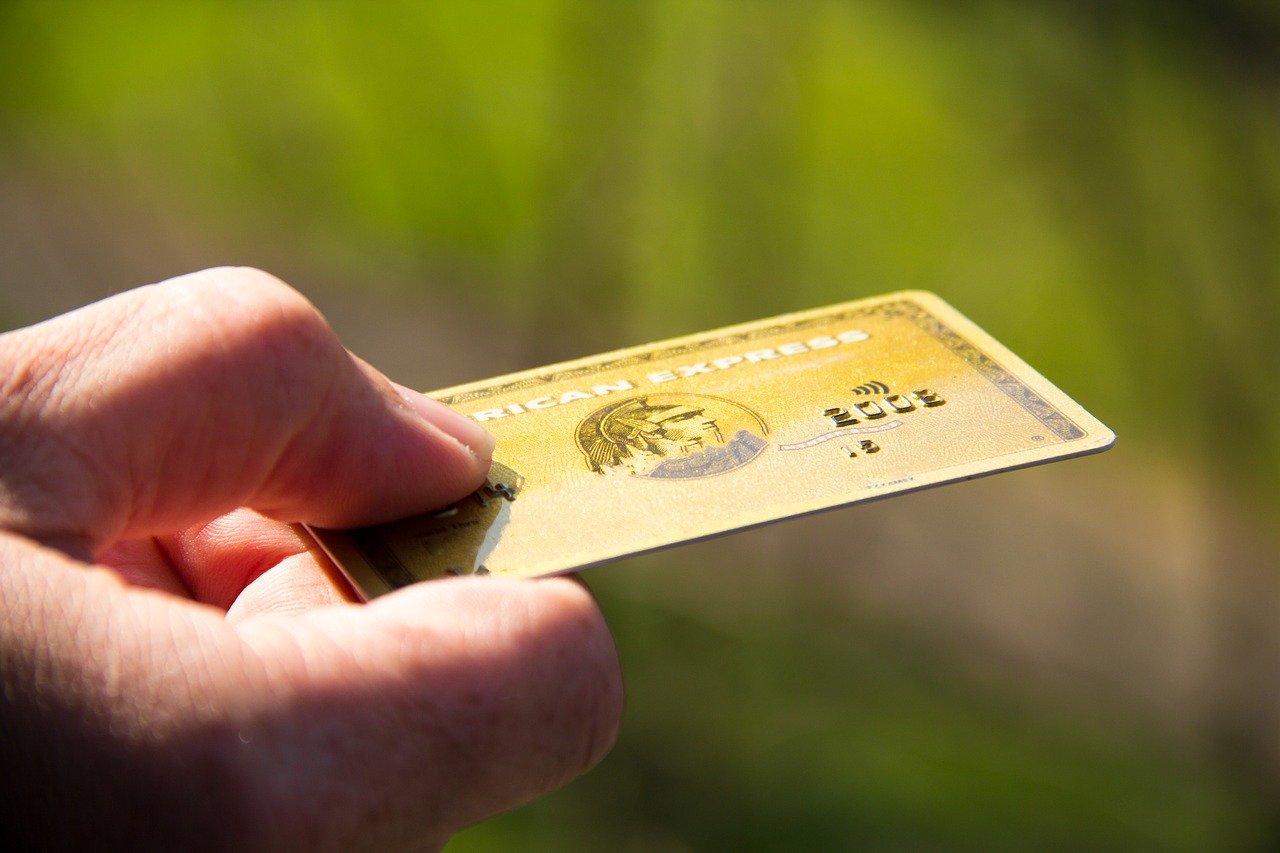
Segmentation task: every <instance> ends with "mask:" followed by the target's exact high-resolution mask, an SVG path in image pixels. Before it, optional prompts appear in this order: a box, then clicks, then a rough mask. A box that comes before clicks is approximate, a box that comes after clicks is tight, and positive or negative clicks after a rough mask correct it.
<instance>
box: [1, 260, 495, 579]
mask: <svg viewBox="0 0 1280 853" xmlns="http://www.w3.org/2000/svg"><path fill="white" fill-rule="evenodd" d="M0 376H3V377H4V379H3V380H2V381H3V389H2V391H3V394H2V395H0V498H3V500H0V524H4V525H5V526H7V527H9V529H12V530H16V531H18V532H21V533H24V534H25V535H28V536H31V537H33V538H37V539H40V540H42V541H45V542H48V543H54V544H57V545H59V546H60V547H63V548H64V549H67V550H71V551H73V552H75V553H77V554H78V555H80V556H82V557H87V556H88V555H89V554H92V553H93V552H95V551H97V550H99V549H100V548H102V547H103V546H104V545H105V544H106V543H109V542H112V541H115V540H117V539H119V538H135V537H141V536H147V535H151V534H153V533H156V532H163V531H166V530H174V529H179V528H182V527H185V526H187V525H189V524H192V523H195V522H197V521H199V520H201V519H207V518H210V517H215V516H218V515H221V514H223V513H225V512H227V511H229V510H231V509H233V508H235V507H238V506H242V505H244V506H252V507H255V508H256V509H258V510H260V511H261V512H263V513H264V514H266V515H269V516H271V517H273V518H279V519H285V520H291V521H292V520H306V521H310V522H313V523H316V524H320V525H323V526H355V525H360V524H364V523H371V522H373V521H377V520H385V519H387V518H392V517H397V516H402V515H407V514H410V513H413V512H419V511H422V510H425V509H429V508H431V507H433V506H439V505H442V504H444V503H447V502H448V501H450V500H453V499H456V498H457V497H459V496H461V495H462V494H465V493H466V492H467V491H470V490H472V489H474V488H476V487H477V486H478V485H479V484H480V482H481V481H482V479H483V476H484V473H485V470H486V469H487V465H488V461H489V453H490V451H491V448H492V439H491V438H490V437H489V436H488V433H486V432H485V431H484V430H483V429H482V428H480V427H479V425H477V424H475V423H474V422H472V421H471V420H469V419H466V418H463V417H461V416H459V415H457V414H456V413H453V412H451V411H450V410H448V409H447V408H446V407H444V406H442V405H440V404H438V403H435V402H434V401H430V400H427V399H426V398H425V397H422V396H421V395H416V394H412V393H410V394H408V395H403V394H402V393H401V392H399V391H397V389H396V388H395V387H394V386H392V385H391V383H389V382H388V381H387V380H386V379H385V378H384V377H382V376H381V375H380V374H378V373H377V372H376V371H374V370H372V368H369V367H368V366H367V365H364V364H363V363H360V362H357V361H356V360H354V359H353V358H352V357H351V356H350V355H349V354H348V353H347V352H346V350H345V349H343V347H342V346H341V344H340V343H339V342H338V340H337V338H336V337H335V336H334V334H333V332H332V330H331V329H330V328H329V327H328V325H327V324H326V323H325V322H324V320H323V318H322V317H321V316H320V315H319V314H318V313H317V312H316V310H315V308H314V307H312V306H311V305H310V303H308V302H307V301H306V300H305V299H303V298H302V297H301V296H300V295H298V294H297V293H296V292H294V291H293V290H291V289H289V288H288V287H287V286H285V285H283V284H282V283H280V282H279V281H277V280H276V279H274V278H272V277H270V276H268V275H266V274H265V273H261V272H257V271H255V270H246V269H219V270H210V271H207V272H203V273H196V274H193V275H190V276H184V277H182V278H179V279H174V280H172V281H169V282H165V283H162V284H159V285H152V286H150V287H146V288H139V289H138V290H135V291H130V292H128V293H124V294H121V295H119V296H116V297H113V298H111V299H108V300H105V301H103V302H100V303H97V304H95V305H91V306H88V307H87V308H84V309H81V310H79V311H76V312H73V313H71V314H68V315H65V316H63V317H59V318H55V319H54V320H51V321H48V322H46V323H43V324H40V325H38V326H34V327H31V328H30V329H25V330H20V331H18V332H11V333H8V334H6V335H4V336H0Z"/></svg>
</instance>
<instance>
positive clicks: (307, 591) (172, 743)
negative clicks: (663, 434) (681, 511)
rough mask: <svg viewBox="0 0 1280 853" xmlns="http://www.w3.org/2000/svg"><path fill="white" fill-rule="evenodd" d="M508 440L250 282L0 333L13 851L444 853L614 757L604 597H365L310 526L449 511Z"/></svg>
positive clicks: (3, 680) (267, 286) (239, 273)
mask: <svg viewBox="0 0 1280 853" xmlns="http://www.w3.org/2000/svg"><path fill="white" fill-rule="evenodd" d="M491 450H492V439H491V438H490V437H489V436H488V434H487V433H486V432H484V430H483V429H481V428H480V427H479V426H478V425H477V424H474V423H473V422H471V421H469V420H467V419H464V418H462V417H460V416H458V415H456V414H454V413H452V412H450V411H448V410H446V409H445V408H444V407H443V406H440V405H439V404H436V403H434V402H433V401H430V400H428V399H427V398H425V397H422V396H421V395H418V394H415V393H413V392H411V391H408V390H407V389H402V388H399V387H398V386H395V385H393V384H392V383H390V382H389V381H388V380H387V379H386V378H385V377H383V376H382V375H381V374H379V373H378V372H377V371H375V370H374V369H373V368H371V367H370V366H369V365H367V364H365V363H363V362H361V361H359V360H358V359H356V358H355V357H353V356H351V355H350V354H349V353H348V352H347V351H346V350H345V349H344V348H343V347H342V345H341V344H340V343H339V342H338V340H337V338H336V337H335V336H334V334H333V332H332V331H331V330H330V328H329V327H328V325H327V324H326V323H325V321H324V320H323V318H322V317H321V316H320V315H319V314H318V313H317V312H316V310H315V309H314V308H313V307H312V306H311V305H310V304H309V303H308V302H307V301H306V300H305V299H303V298H302V297H301V296H299V295H298V294H297V293H296V292H294V291H293V290H291V289H289V288H288V287H287V286H285V285H284V284H282V283H280V282H279V281H277V280H276V279H274V278H272V277H270V276H268V275H266V274H265V273H261V272H258V271H256V270H248V269H218V270H210V271H206V272H203V273H196V274H193V275H190V276H184V277H182V278H180V279H174V280H172V281H169V282H165V283H162V284H160V285H153V286H151V287H147V288H140V289H138V290H134V291H130V292H128V293H125V294H121V295H120V296H117V297H113V298H112V299H109V300H106V301H104V302H101V303H97V304H95V305H92V306H89V307H87V308H83V309H80V310H79V311H77V312H73V313H71V314H67V315H64V316H62V317H59V318H55V319H53V320H50V321H48V322H46V323H42V324H40V325H37V326H33V327H30V328H27V329H21V330H18V331H15V332H9V333H7V334H4V335H0V767H2V768H3V773H2V775H0V780H2V781H0V846H4V847H6V848H8V847H11V846H12V843H13V842H15V841H16V842H19V843H22V844H23V845H35V846H46V845H60V846H66V845H76V844H80V845H85V846H90V845H91V846H94V847H103V846H123V845H128V846H137V847H167V848H172V849H192V848H206V847H218V848H223V847H235V848H237V849H342V850H349V849H381V850H385V849H421V848H437V847H439V846H441V845H442V844H443V843H444V842H445V841H446V840H447V839H448V838H449V837H450V835H451V834H453V833H454V832H456V831H457V830H458V829H460V828H461V827H464V826H467V825H469V824H472V823H474V822H476V821H479V820H482V819H484V818H486V817H488V816H490V815H493V814H495V813H497V812H500V811H503V810H506V809H509V808H511V807H514V806H516V805H518V804H520V803H523V802H526V801H528V800H530V799H532V798H534V797H537V796H539V795H540V794H543V793H546V792H548V791H550V790H552V789H554V788H556V787H558V786H560V785H562V784H564V783H565V782H567V781H569V780H570V779H572V778H574V777H575V776H577V775H579V774H580V773H582V772H583V771H584V770H586V769H587V768H589V767H591V766H592V765H593V764H595V763H596V762H597V761H598V760H599V759H600V758H601V757H602V756H603V754H604V753H605V752H606V751H607V750H608V748H609V747H610V746H611V745H612V743H613V740H614V737H615V735H616V732H617V727H618V722H619V718H620V715H621V708H622V687H621V679H620V675H619V672H618V663H617V655H616V652H615V650H614V646H613V641H612V639H611V637H610V635H609V632H608V629H607V627H606V626H605V623H604V620H603V618H602V616H601V614H600V612H599V610H598V608H597V607H596V605H595V603H594V601H593V600H592V598H591V597H590V595H589V594H588V593H587V592H586V590H585V588H584V587H582V586H581V585H580V584H578V583H576V582H574V581H571V580H565V579H549V580H543V581H523V582H522V581H503V580H501V579H498V578H492V577H490V578H457V579H448V580H444V581H439V582H430V583H425V584H418V585H416V586H412V587H409V588H406V589H404V590H401V591H398V592H396V593H394V594H391V595H388V596H385V597H383V598H380V599H378V600H377V601H375V602H373V603H371V604H367V605H361V604H355V603H351V602H350V601H348V600H347V595H346V593H345V592H344V590H343V588H342V587H341V585H340V583H338V582H337V581H335V580H334V579H332V578H331V577H330V575H329V574H327V573H326V572H325V571H324V570H323V569H322V567H321V566H320V565H319V564H318V562H317V559H316V557H315V556H314V555H313V554H312V553H311V552H309V551H308V549H307V547H306V544H305V542H304V540H303V539H302V538H301V537H300V536H299V534H297V533H296V532H295V531H294V529H293V528H291V527H290V526H289V524H288V523H289V522H297V521H305V522H312V523H315V524H319V525H323V526H355V525H361V524H368V523H373V522H377V521H382V520H390V519H393V518H397V517H401V516H404V515H407V514H410V513H413V512H421V511H425V510H428V509H432V508H436V507H439V506H443V505H445V504H447V503H449V502H451V501H453V500H455V499H457V498H459V497H462V496H463V495H465V494H466V493H467V492H469V491H471V490H473V489H474V488H476V487H477V486H478V485H479V484H480V483H481V482H482V480H483V478H484V475H485V473H486V471H487V468H488V463H489V455H490V452H491Z"/></svg>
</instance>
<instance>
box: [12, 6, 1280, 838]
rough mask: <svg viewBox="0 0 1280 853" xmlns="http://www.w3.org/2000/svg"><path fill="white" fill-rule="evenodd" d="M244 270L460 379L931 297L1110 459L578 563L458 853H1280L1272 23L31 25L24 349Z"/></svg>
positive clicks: (75, 20) (296, 9) (321, 9)
mask: <svg viewBox="0 0 1280 853" xmlns="http://www.w3.org/2000/svg"><path fill="white" fill-rule="evenodd" d="M221 263H236V264H252V265H257V266H261V267H264V268H266V269H269V270H271V271H273V272H275V273H277V274H278V275H280V276H282V277H284V278H285V279H287V280H289V281H290V282H292V283H293V284H294V285H295V286H297V287H298V288H299V289H301V290H303V291H304V292H305V293H307V294H308V295H309V296H310V297H311V298H312V299H313V300H314V301H315V302H316V303H317V304H319V305H320V306H321V308H322V309H324V310H325V311H326V313H327V314H328V315H329V316H330V318H331V320H332V322H333V324H334V326H335V327H336V328H337V329H338V330H339V332H340V333H341V334H342V335H343V336H344V338H345V339H346V340H347V341H348V342H349V344H350V345H351V346H352V348H353V349H355V350H357V351H359V352H360V353H361V354H362V355H364V356H365V357H367V358H369V359H370V360H372V361H374V362H375V363H377V364H379V366H381V367H383V368H384V369H386V370H387V372H389V373H390V374H391V375H392V376H393V377H394V378H396V379H398V380H400V381H402V382H405V383H408V384H412V385H415V386H417V387H421V388H424V389H429V388H434V387H443V386H446V385H450V384H454V383H458V382H463V381H468V380H472V379H479V378H483V377H485V376H489V375H493V374H496V373H500V372H506V371H510V370H516V369H521V368H526V367H531V366H536V365H539V364H543V363H546V362H548V361H551V360H557V359H562V358H569V357H575V356H579V355H585V354H589V353H592V352H596V351H600V350H604V349H612V348H615V347H619V346H623V345H629V344H634V343H641V342H644V341H646V340H652V339H656V338H661V337H666V336H671V335H677V334H684V333H688V332H693V331H699V330H702V329H706V328H711V327H714V326H716V325H721V324H725V323H730V322H737V321H744V320H749V319H754V318H757V317H762V316H766V315H769V314H773V313H778V312H782V311H787V310H794V309H800V308H807V307H814V306H819V305H823V304H826V303H830V302H835V301H841V300H846V299H852V298H856V297H860V296H868V295H873V294H877V293H882V292H886V291H891V290H895V289H902V288H925V289H929V290H933V291H935V292H937V293H939V294H940V295H942V296H943V297H944V298H946V299H947V300H949V301H950V302H952V303H953V304H954V305H956V306H957V307H958V308H960V309H961V310H962V311H964V312H965V313H966V314H968V315H969V316H971V317H972V318H973V319H975V320H976V321H978V322H979V323H980V324H981V325H983V326H984V327H985V328H987V329H988V330H989V331H990V332H992V333H993V334H994V335H995V336H996V337H997V338H999V339H1001V340H1002V341H1004V342H1005V343H1007V344H1008V345H1009V346H1010V347H1011V348H1012V349H1013V350H1015V351H1016V352H1018V353H1019V354H1020V355H1022V356H1023V357H1024V358H1026V359H1027V360H1028V361H1029V362H1031V363H1032V364H1033V365H1034V366H1036V367H1037V368H1039V369H1040V370H1041V371H1042V372H1043V373H1045V374H1046V375H1047V376H1048V377H1049V378H1050V379H1051V380H1053V381H1055V382H1056V383H1057V384H1058V385H1059V386H1060V387H1062V388H1063V389H1064V390H1066V391H1067V392H1068V393H1070V394H1072V395H1073V396H1075V397H1076V398H1077V399H1079V400H1080V401H1081V402H1082V403H1084V404H1085V406H1086V407H1088V408H1089V409H1091V410H1092V411H1093V412H1094V413H1095V414H1097V415H1098V416H1099V417H1101V418H1102V419H1103V420H1104V421H1106V422H1107V423H1108V424H1109V425H1110V426H1111V427H1113V428H1114V429H1115V430H1116V431H1117V432H1118V433H1119V434H1120V443H1119V445H1118V446H1117V448H1116V449H1114V450H1112V451H1111V452H1109V453H1108V454H1106V455H1104V456H1100V457H1092V458H1089V459H1085V460H1076V461H1072V462H1068V463H1063V464H1061V465H1054V466H1049V467H1046V468H1042V469H1035V470H1031V471H1024V472H1018V473H1015V474H1007V475H1002V476H1000V477H996V478H993V479H989V480H984V481H979V482H974V483H968V484H963V485H956V486H950V487H947V488H945V489H941V490H937V491H933V492H927V493H922V494H918V495H911V496H906V497H901V498H896V499H894V500H892V501H887V502H883V503H878V504H873V505H869V506H862V507H857V508H853V509H848V510H843V511H837V512H834V513H829V514H826V515H824V516H820V517H816V518H812V519H806V520H801V521H796V522H791V523H788V524H785V525H780V526H777V527H775V528H771V529H766V530H762V531H756V532H752V533H748V534H743V535H739V536H734V537H730V538H727V539H722V540H718V541H715V542H711V543H704V544H700V545H697V546H691V547H686V548H682V549H676V550H673V551H669V552H667V553H664V554H661V555H657V556H651V557H646V558H643V559H635V560H629V561H624V562H621V563H617V564H614V565H611V566H608V567H603V568H599V569H595V570H592V571H590V572H589V573H587V574H586V575H585V579H586V580H587V581H588V583H589V584H590V585H591V587H592V588H593V589H594V590H595V592H596V593H597V595H598V596H599V598H600V601H601V604H602V606H603V608H604V610H605V612H606V614H607V616H608V618H609V620H610V621H611V623H612V625H613V627H614V630H615V632H616V634H617V638H618V642H619V647H620V652H621V656H622V662H623V667H624V671H625V674H626V678H627V683H628V690H629V708H628V712H627V718H626V721H625V724H624V728H623V731H622V734H621V739H620V741H619V743H618V745H617V747H616V749H615V750H614V752H613V754H612V755H611V757H610V758H609V759H607V761H606V762H605V763H604V764H603V765H602V766H601V767H599V768H598V769H596V770H595V771H593V772H592V773H591V774H589V775H588V776H587V777H585V778H584V779H582V780H580V781H579V782H577V783H575V784H573V785H571V786H569V787H568V788H566V789H565V790H563V791H562V792H560V793H557V794H555V795H553V796H551V797H549V798H547V799H545V800H543V801H540V802H538V803H536V804H533V805H530V806H528V807H525V808H523V809H520V810H517V811H515V812H513V813H511V814H508V815H505V816H502V817H499V818H497V819H495V820H492V821H490V822H488V823H486V824H483V825H481V826H479V827H475V828H473V829H471V830H469V831H468V832H466V833H464V834H463V835H462V836H460V837H459V838H457V839H456V840H455V841H454V842H453V844H452V845H451V847H450V849H451V850H456V851H479V850H509V849H520V850H535V851H536V850H547V851H553V850H554V851H563V850H600V849H614V850H620V851H626V850H672V851H680V850H790V849H797V850H798V849H850V848H853V849H902V848H920V847H925V848H934V849H937V848H942V849H968V848H973V849H998V848H1031V847H1035V848H1045V847H1049V848H1058V849H1077V848H1081V847H1088V848H1092V849H1159V850H1251V849H1274V848H1275V847H1276V845H1277V844H1280V568H1278V567H1277V559H1276V558H1277V554H1278V553H1280V549H1278V548H1277V544H1278V537H1277V534H1276V531H1277V524H1278V523H1280V417H1278V415H1280V397H1277V392H1276V383H1275V381H1274V377H1273V375H1274V373H1275V371H1276V369H1277V364H1278V359H1277V349H1276V346H1277V340H1278V339H1280V324H1278V323H1277V317H1278V316H1280V313H1278V312H1280V10H1278V8H1277V6H1276V5H1275V4H1274V3H1271V2H1268V0H1217V1H1216V2H1207V0H1146V1H1145V2H1144V0H1114V2H1107V0H1073V2H1056V1H1055V0H1038V1H1037V0H970V2H957V3H947V4H940V3H931V2H925V0H896V2H890V1H889V0H804V2H793V3H783V2H762V1H761V0H721V2H708V1H705V0H670V1H669V2H660V1H659V0H653V1H652V2H575V0H524V2H476V3H428V2H376V3H357V2H326V1H325V0H309V2H290V1H289V0H279V2H272V3H252V2H240V3H224V2H191V1H190V0H171V2H123V0H122V2H110V3H108V2H88V1H87V0H86V2H61V3H60V2H37V1H36V0H30V1H27V0H5V2H3V3H0V327H4V328H8V327H13V326H17V325H22V324H25V323H28V322H32V321H34V320H37V319H40V318H43V317H46V316H49V315H51V314H54V313H57V312H59V311H62V310H65V309H67V308H69V307H71V306H73V305H76V304H80V303H83V302H85V301H87V300H90V299H94V298H97V297H100V296H102V295H105V294H108V293H111V292H114V291H117V290H120V289H123V288H126V287H129V286H131V285H134V284H138V283H142V282H146V281H153V280H157V279H161V278H165V277H168V276H171V275H174V274H177V273H180V272H183V271H187V270H190V269H195V268H199V267H203V266H209V265H213V264H221Z"/></svg>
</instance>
